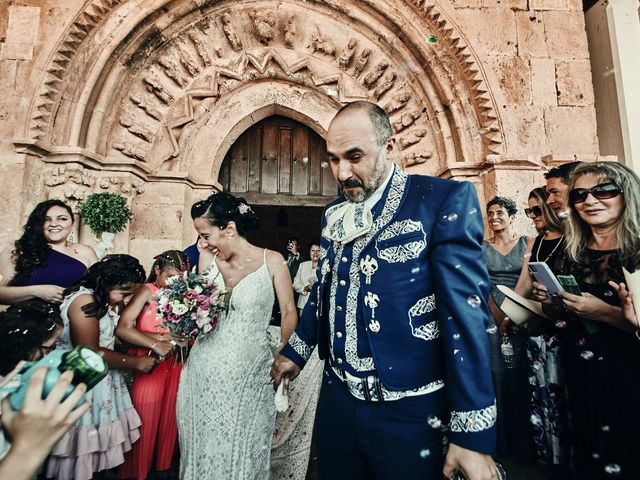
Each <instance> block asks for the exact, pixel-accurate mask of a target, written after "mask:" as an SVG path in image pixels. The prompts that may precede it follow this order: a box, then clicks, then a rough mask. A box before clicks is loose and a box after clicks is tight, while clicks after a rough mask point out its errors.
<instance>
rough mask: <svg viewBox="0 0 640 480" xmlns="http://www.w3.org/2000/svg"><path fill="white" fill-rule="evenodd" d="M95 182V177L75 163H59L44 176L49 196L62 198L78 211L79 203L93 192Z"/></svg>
mask: <svg viewBox="0 0 640 480" xmlns="http://www.w3.org/2000/svg"><path fill="white" fill-rule="evenodd" d="M95 183H96V179H95V177H93V176H92V175H90V174H88V173H87V172H86V171H85V169H84V168H82V167H80V166H75V165H74V166H67V165H57V166H55V167H53V168H52V169H51V170H50V171H48V172H47V173H46V174H45V178H44V184H45V190H46V194H47V198H48V199H56V200H62V201H63V202H65V203H67V204H68V205H69V206H70V207H71V209H72V210H73V211H74V212H76V213H77V211H78V204H79V203H80V202H81V201H82V200H84V199H85V197H86V196H87V195H88V194H89V193H91V190H92V189H93V186H94V185H95Z"/></svg>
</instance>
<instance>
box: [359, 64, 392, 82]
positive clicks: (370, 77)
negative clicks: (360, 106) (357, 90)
mask: <svg viewBox="0 0 640 480" xmlns="http://www.w3.org/2000/svg"><path fill="white" fill-rule="evenodd" d="M387 68H389V62H387V61H386V60H383V61H381V62H380V63H378V64H377V65H376V66H375V67H374V69H373V70H372V71H370V72H369V73H367V74H366V75H365V76H364V79H363V80H362V84H363V85H364V86H365V87H366V88H367V89H371V88H372V87H373V86H374V85H375V84H376V82H377V81H378V79H379V78H380V77H381V76H382V74H383V73H384V72H385V71H386V70H387Z"/></svg>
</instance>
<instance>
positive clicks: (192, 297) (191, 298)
mask: <svg viewBox="0 0 640 480" xmlns="http://www.w3.org/2000/svg"><path fill="white" fill-rule="evenodd" d="M199 297H200V295H198V292H196V291H195V290H188V291H187V293H186V294H185V296H184V298H186V299H187V300H189V301H194V300H196V299H198V298H199Z"/></svg>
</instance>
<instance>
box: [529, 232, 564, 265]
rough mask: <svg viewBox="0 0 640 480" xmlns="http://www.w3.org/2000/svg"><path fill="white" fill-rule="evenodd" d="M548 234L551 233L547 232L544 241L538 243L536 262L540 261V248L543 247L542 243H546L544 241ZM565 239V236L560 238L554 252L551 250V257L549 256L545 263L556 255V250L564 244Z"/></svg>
mask: <svg viewBox="0 0 640 480" xmlns="http://www.w3.org/2000/svg"><path fill="white" fill-rule="evenodd" d="M547 233H549V232H545V234H544V236H543V237H542V240H540V243H538V248H537V249H536V262H539V261H540V247H542V242H544V239H545V237H546V236H547ZM563 238H564V235H562V236H561V237H558V243H556V246H555V247H553V250H551V253H549V255H547V258H545V259H544V260H543V262H544V263H547V260H549V259H550V258H551V256H552V255H553V254H554V253H556V250H557V249H558V247H559V246H560V244H561V243H562V239H563Z"/></svg>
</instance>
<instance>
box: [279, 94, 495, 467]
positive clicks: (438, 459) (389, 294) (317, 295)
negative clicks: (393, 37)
mask: <svg viewBox="0 0 640 480" xmlns="http://www.w3.org/2000/svg"><path fill="white" fill-rule="evenodd" d="M327 149H328V158H329V163H330V166H331V169H332V172H333V175H334V176H335V178H336V180H337V181H338V183H339V185H340V187H341V189H342V192H343V194H344V198H339V199H337V200H336V201H334V202H332V203H331V204H330V205H329V206H328V207H327V208H326V209H325V211H324V214H323V220H322V241H321V252H322V253H321V259H320V262H319V268H318V278H319V279H320V280H319V282H318V283H317V284H316V287H314V290H313V292H312V296H311V297H310V300H309V302H308V303H307V306H306V308H305V309H304V312H303V313H302V315H301V318H300V322H299V325H298V328H297V330H296V331H295V333H294V334H293V335H292V336H291V339H290V340H289V343H288V344H287V345H285V347H284V348H283V350H282V352H281V355H279V356H278V357H277V358H276V360H275V362H274V364H273V368H272V376H273V377H274V380H275V383H276V384H279V383H280V381H282V380H283V379H285V382H286V381H288V380H286V379H287V378H288V379H293V378H295V377H296V376H297V375H298V373H299V372H300V369H301V368H303V367H304V365H305V363H306V361H307V360H308V359H309V357H310V355H311V352H312V350H313V348H314V346H316V345H317V346H318V351H319V354H320V357H321V358H323V359H324V360H325V375H324V378H323V384H322V390H321V394H320V399H319V403H318V410H317V416H316V427H315V428H316V440H317V454H318V475H319V478H320V479H321V480H324V479H353V480H356V479H362V480H365V479H369V478H374V477H375V478H378V479H398V478H402V479H422V480H424V479H434V480H435V479H440V478H441V477H442V473H443V472H444V474H445V476H447V477H451V476H452V475H453V473H454V471H455V470H457V469H459V470H461V471H462V472H463V473H464V474H465V475H466V477H467V478H468V479H469V480H490V479H497V478H498V477H497V474H496V470H495V465H494V463H493V461H492V459H491V457H490V454H491V453H493V451H494V448H495V419H496V406H495V399H494V392H493V383H492V380H491V370H490V357H489V345H488V341H487V334H486V331H485V328H486V325H487V316H488V313H487V307H486V303H485V300H486V298H487V295H488V287H489V279H488V276H487V269H486V265H485V263H484V256H483V254H482V249H481V243H482V235H483V228H482V214H481V212H480V209H479V206H478V200H477V197H476V194H475V191H474V188H473V186H472V185H471V184H469V183H459V182H453V181H449V180H443V179H439V178H434V177H427V176H418V175H410V176H409V175H407V174H405V173H404V172H402V171H401V170H399V169H398V168H397V167H396V166H394V165H393V163H392V160H394V159H396V154H397V147H396V143H395V140H394V138H393V137H392V130H391V126H390V123H389V118H388V116H387V115H386V113H385V112H384V111H383V110H382V109H381V108H380V107H378V106H377V105H374V104H372V103H368V102H362V101H361V102H354V103H351V104H348V105H346V106H345V107H343V108H342V109H341V110H340V111H339V112H338V113H337V115H336V116H335V118H334V119H333V121H332V122H331V124H330V126H329V130H328V133H327ZM447 428H448V431H447V433H446V436H447V437H448V441H449V442H450V443H449V446H448V450H447V452H446V459H445V454H444V453H443V441H446V440H445V438H444V432H443V431H444V430H446V429H447ZM443 465H444V467H443Z"/></svg>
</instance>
